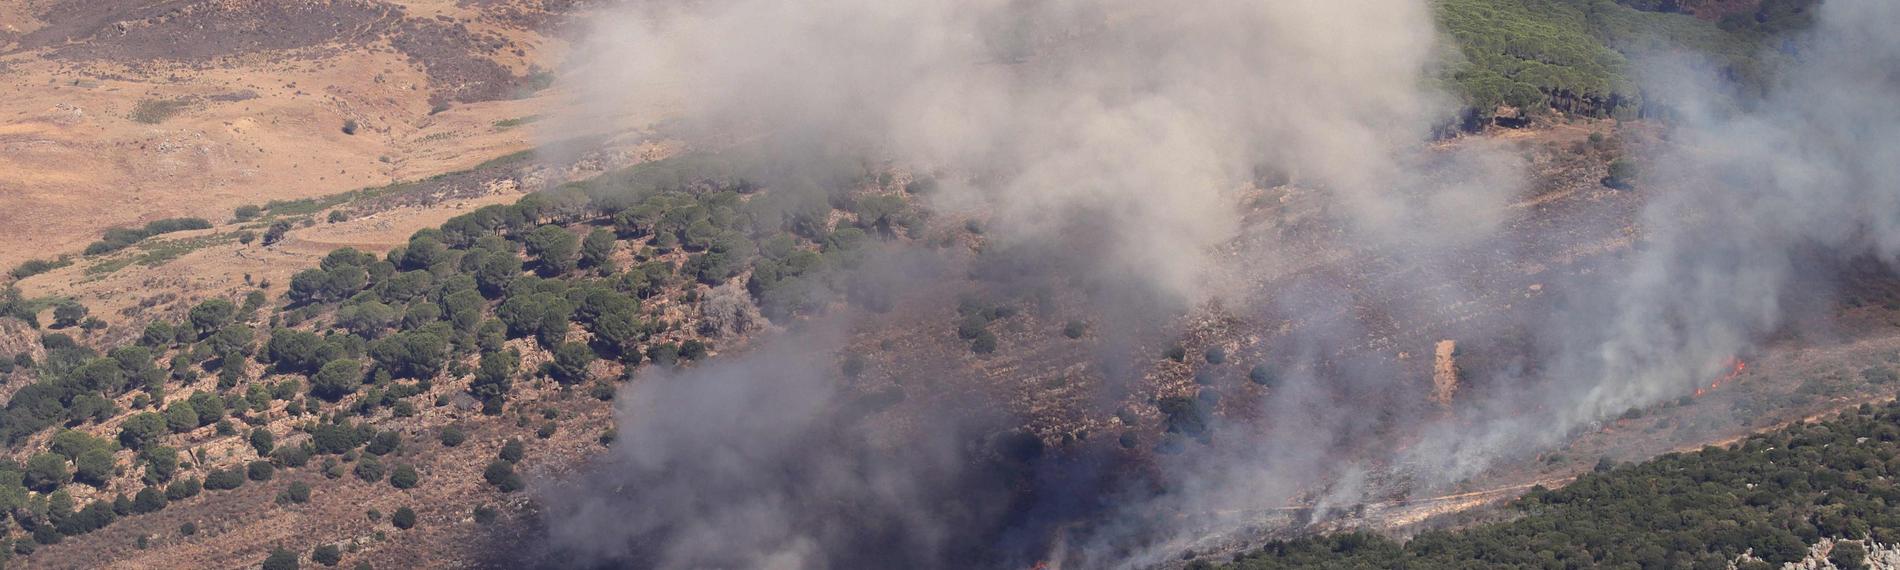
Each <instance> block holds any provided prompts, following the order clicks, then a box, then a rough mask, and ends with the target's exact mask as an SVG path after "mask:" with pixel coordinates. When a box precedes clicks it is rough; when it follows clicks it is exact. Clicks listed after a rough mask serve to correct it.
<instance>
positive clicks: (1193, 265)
mask: <svg viewBox="0 0 1900 570" xmlns="http://www.w3.org/2000/svg"><path fill="white" fill-rule="evenodd" d="M1430 17H1431V16H1430V12H1429V9H1428V7H1427V5H1426V3H1425V2H1420V1H1415V0H1398V1H1395V0H1360V1H1345V2H1339V1H1331V2H1328V1H1313V0H1302V1H1292V2H1244V1H1237V0H1227V1H1219V2H1212V3H1203V4H1201V5H1198V6H1196V8H1195V9H1192V10H1185V9H1179V8H1177V7H1170V6H1162V5H1156V4H1154V3H1151V2H1137V1H1132V0H1089V1H1081V0H1050V1H1019V0H978V1H976V2H948V1H926V2H903V3H890V2H876V1H871V0H824V1H806V2H772V1H764V0H727V1H719V2H701V3H692V4H689V5H686V6H685V7H667V8H653V9H645V10H634V11H630V12H628V13H626V14H622V15H620V16H619V17H617V18H611V19H610V21H609V22H607V23H605V24H602V25H601V27H600V29H599V30H598V31H597V32H596V33H595V34H593V35H592V36H591V39H590V41H589V42H587V43H585V44H583V49H582V50H581V52H582V53H583V54H585V60H584V62H583V63H581V64H578V65H577V66H576V69H577V71H576V72H575V73H574V74H573V75H575V76H577V77H582V78H588V79H584V81H585V85H586V87H585V88H584V89H582V93H583V94H584V95H583V97H584V99H585V101H584V102H583V103H582V105H581V106H582V107H585V108H593V109H600V110H603V111H602V112H607V113H611V112H618V111H619V110H622V109H627V108H640V109H645V108H653V107H656V106H659V107H666V106H669V105H678V106H680V107H681V108H683V109H684V116H685V117H687V119H686V120H685V122H684V124H683V125H679V126H678V127H677V130H678V131H679V132H683V133H687V134H688V135H689V136H694V135H696V136H698V137H699V138H701V139H706V138H711V137H715V136H717V137H728V138H731V137H746V136H751V135H769V136H771V137H775V138H776V140H777V141H778V142H777V143H776V145H777V147H779V150H781V151H783V152H794V151H797V150H802V148H803V147H812V148H825V149H835V150H843V151H847V152H855V153H858V154H859V155H861V156H863V157H867V158H888V159H893V160H895V161H897V162H898V163H900V164H904V165H907V166H912V167H915V168H918V169H919V170H922V171H930V170H941V171H944V172H946V173H948V175H949V176H948V177H947V178H948V179H947V180H946V182H947V192H945V193H943V194H942V195H940V196H938V197H937V206H938V207H939V208H942V209H946V210H951V211H981V212H984V213H987V214H988V217H989V218H990V221H991V223H992V224H993V226H995V227H996V228H998V229H999V230H1000V231H999V232H998V233H999V234H1000V236H999V237H1000V239H1002V240H1005V241H1010V242H1046V241H1061V239H1060V238H1061V237H1062V236H1060V235H1057V234H1058V233H1059V232H1064V231H1070V230H1072V229H1073V228H1074V227H1075V226H1076V225H1077V224H1078V223H1080V224H1086V225H1087V226H1090V227H1106V228H1111V231H1107V232H1103V233H1102V234H1101V237H1103V238H1105V239H1107V240H1109V242H1108V243H1107V244H1106V247H1107V250H1106V251H1104V252H1102V255H1100V259H1099V262H1100V263H1099V267H1098V268H1097V269H1099V270H1100V271H1103V272H1112V273H1113V274H1115V275H1117V276H1118V279H1139V280H1144V281H1145V282H1146V283H1147V284H1149V285H1152V286H1153V287H1154V288H1156V289H1157V290H1159V291H1162V292H1165V293H1167V294H1169V295H1171V296H1174V297H1176V298H1178V299H1187V300H1201V299H1204V298H1205V297H1206V296H1207V295H1208V294H1210V293H1212V291H1208V290H1207V289H1208V288H1207V286H1206V283H1205V281H1204V278H1205V277H1206V274H1207V271H1206V269H1207V268H1206V267H1205V263H1206V259H1205V256H1204V255H1202V253H1203V252H1204V251H1205V250H1206V249H1207V248H1208V247H1210V246H1213V245H1216V244H1219V243H1223V242H1225V241H1227V240H1230V239H1232V238H1233V237H1234V235H1235V233H1236V231H1237V225H1236V224H1237V220H1238V212H1239V209H1238V208H1237V202H1236V199H1235V197H1234V196H1233V193H1234V192H1235V191H1237V190H1239V189H1241V188H1243V187H1245V186H1247V185H1248V184H1250V183H1252V182H1253V181H1255V180H1256V179H1258V178H1259V173H1261V172H1276V173H1281V174H1283V175H1291V176H1292V177H1293V179H1295V180H1297V181H1298V182H1299V183H1301V184H1304V185H1308V186H1317V187H1324V188H1326V189H1328V190H1329V191H1331V192H1333V193H1335V194H1336V195H1337V196H1338V202H1339V203H1340V204H1341V205H1342V206H1343V207H1344V210H1345V213H1346V214H1348V215H1350V216H1351V217H1352V219H1353V220H1355V221H1356V222H1357V228H1358V229H1360V230H1362V231H1365V232H1369V233H1379V234H1382V235H1388V236H1390V237H1391V238H1392V239H1400V240H1408V239H1410V240H1416V239H1423V238H1426V237H1437V236H1440V235H1444V234H1447V233H1452V234H1460V233H1471V232H1481V231H1482V230H1483V229H1484V228H1486V227H1489V226H1490V225H1491V224H1493V223H1495V220H1488V219H1484V217H1483V216H1484V214H1483V213H1484V212H1487V211H1491V210H1489V209H1488V208H1486V206H1493V205H1496V204H1497V203H1498V202H1499V201H1500V200H1501V199H1502V198H1503V197H1506V196H1508V195H1509V193H1510V192H1511V191H1512V190H1513V189H1514V188H1513V185H1511V184H1460V183H1458V182H1464V181H1454V182H1452V183H1444V182H1442V181H1441V182H1434V183H1433V184H1431V185H1430V186H1431V189H1432V190H1433V191H1431V192H1423V191H1419V190H1421V189H1422V188H1423V187H1425V186H1427V184H1423V183H1421V182H1419V181H1418V178H1416V177H1414V176H1412V175H1411V173H1410V172H1409V171H1410V170H1411V168H1410V166H1411V164H1410V163H1411V162H1412V161H1413V159H1414V158H1415V154H1414V151H1415V150H1416V149H1417V148H1418V143H1420V142H1421V141H1422V140H1424V139H1426V138H1427V137H1428V136H1429V134H1430V132H1431V130H1432V129H1433V128H1434V127H1435V126H1437V125H1441V124H1444V123H1446V122H1448V120H1449V118H1450V114H1451V112H1452V111H1453V110H1454V105H1453V104H1452V103H1453V102H1452V101H1451V100H1450V99H1449V98H1448V97H1445V96H1444V95H1443V94H1441V93H1438V92H1435V91H1433V90H1431V89H1428V88H1427V87H1426V84H1427V78H1428V75H1427V71H1428V68H1429V66H1431V65H1432V64H1433V63H1434V59H1433V58H1434V56H1435V54H1436V53H1438V52H1437V51H1436V45H1435V43H1434V39H1435V36H1434V33H1433V27H1432V23H1431V19H1430ZM655 101H666V102H670V103H665V104H656V103H654V102H655ZM1496 173H1498V172H1497V171H1496V170H1495V169H1493V170H1492V171H1490V172H1486V174H1496ZM1420 230H1422V231H1420Z"/></svg>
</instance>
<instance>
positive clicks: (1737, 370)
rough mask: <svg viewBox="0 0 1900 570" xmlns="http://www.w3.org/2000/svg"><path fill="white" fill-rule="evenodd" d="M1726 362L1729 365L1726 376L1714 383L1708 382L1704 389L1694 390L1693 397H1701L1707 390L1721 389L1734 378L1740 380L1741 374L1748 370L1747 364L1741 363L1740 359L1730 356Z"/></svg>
mask: <svg viewBox="0 0 1900 570" xmlns="http://www.w3.org/2000/svg"><path fill="white" fill-rule="evenodd" d="M1728 360H1729V363H1730V364H1729V371H1728V374H1723V375H1722V377H1720V378H1716V379H1715V381H1713V382H1710V383H1709V387H1708V388H1706V389H1705V388H1696V389H1695V395H1697V396H1701V395H1703V394H1705V393H1707V390H1714V389H1716V388H1721V387H1722V385H1723V384H1727V383H1729V382H1730V381H1733V380H1735V379H1736V378H1740V377H1741V376H1742V372H1743V371H1745V370H1748V363H1747V362H1743V361H1742V359H1741V358H1738V357H1733V356H1731V357H1729V359H1728Z"/></svg>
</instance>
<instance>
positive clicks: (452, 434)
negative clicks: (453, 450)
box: [441, 425, 468, 447]
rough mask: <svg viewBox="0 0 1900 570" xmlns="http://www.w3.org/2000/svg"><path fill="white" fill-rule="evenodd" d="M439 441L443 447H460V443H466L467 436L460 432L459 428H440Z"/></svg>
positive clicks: (453, 426) (460, 428)
mask: <svg viewBox="0 0 1900 570" xmlns="http://www.w3.org/2000/svg"><path fill="white" fill-rule="evenodd" d="M441 440H442V445H443V446H446V447H455V446H458V445H462V442H465V441H468V434H467V433H465V432H463V431H462V427H461V426H455V425H451V426H448V427H445V428H442V435H441Z"/></svg>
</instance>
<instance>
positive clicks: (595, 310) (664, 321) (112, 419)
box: [0, 156, 1007, 552]
mask: <svg viewBox="0 0 1900 570" xmlns="http://www.w3.org/2000/svg"><path fill="white" fill-rule="evenodd" d="M825 184H827V186H828V187H832V188H836V189H837V190H836V191H834V192H831V193H829V195H828V197H827V195H826V194H825V193H818V194H795V193H782V194H781V193H773V192H761V191H760V189H758V188H756V187H754V186H752V185H751V184H750V183H748V182H746V181H745V180H744V179H743V177H741V176H739V175H737V174H736V173H734V172H733V171H731V170H730V165H728V164H727V163H725V162H723V161H721V160H719V159H715V158H711V157H703V156H689V157H684V158H678V159H673V160H668V161H662V162H659V163H652V164H648V165H643V166H640V167H636V168H633V169H629V170H626V171H622V172H618V173H615V174H612V175H608V176H604V177H601V178H600V179H597V180H593V181H590V182H587V183H582V184H572V185H568V186H564V187H561V188H557V189H553V190H549V191H545V192H540V193H536V194H532V195H529V196H527V197H525V198H523V199H522V200H520V201H519V202H518V203H515V204H512V205H505V206H489V207H484V208H481V209H479V210H476V211H473V212H471V213H468V214H465V215H462V216H458V217H456V218H454V219H451V220H449V221H448V222H447V223H445V224H443V225H442V226H441V227H440V228H432V229H426V230H423V231H420V232H417V233H416V234H415V235H414V236H413V237H412V238H411V239H410V240H409V241H408V243H407V244H406V245H403V246H399V247H397V248H395V249H393V250H391V251H389V252H387V253H386V254H384V255H380V256H379V255H372V254H369V253H365V252H361V251H357V250H354V249H349V248H344V249H338V250H335V251H333V252H331V253H330V254H328V255H327V256H325V257H324V258H323V260H322V262H321V263H320V264H319V265H318V267H315V268H311V269H308V270H305V271H302V272H300V273H297V274H296V275H295V276H294V277H293V278H292V279H291V281H290V283H289V288H288V292H287V293H286V294H285V296H284V297H283V298H282V299H281V301H280V302H271V301H270V300H269V299H267V298H266V297H265V296H263V295H262V294H260V293H258V292H253V293H252V294H250V295H248V296H246V298H245V299H243V300H242V303H239V302H234V301H232V300H226V299H223V298H212V299H209V300H205V301H203V302H200V303H198V304H197V305H196V306H194V307H192V308H191V310H190V311H189V312H188V313H187V314H186V315H184V316H183V318H181V319H179V320H176V321H167V320H159V321H157V322H152V323H151V324H149V325H148V326H146V327H145V328H144V329H143V330H142V331H140V334H138V335H137V336H136V338H135V339H134V340H133V341H132V342H130V343H127V344H125V345H122V346H115V347H105V348H99V349H95V348H93V347H88V346H85V345H83V344H81V343H80V342H77V341H76V340H75V339H73V338H72V337H70V336H68V335H66V334H62V333H57V332H46V333H43V334H42V336H41V338H40V345H41V349H42V350H41V351H40V353H41V354H43V356H42V357H40V358H38V359H35V358H33V357H32V355H31V354H27V353H22V354H20V355H17V356H15V355H8V356H7V357H8V363H9V364H10V365H11V366H10V369H13V370H23V371H25V372H26V376H27V377H28V378H31V379H32V381H31V383H29V384H26V385H25V386H22V387H21V388H20V389H19V390H18V392H16V393H15V394H14V395H13V397H12V398H11V399H10V400H9V401H8V403H7V405H6V407H5V408H4V410H0V438H4V439H5V440H6V441H7V442H8V444H9V445H14V446H19V445H22V444H27V443H28V442H31V441H39V440H37V439H35V437H34V436H36V435H38V434H44V433H46V432H48V431H49V430H51V431H53V432H54V434H53V436H52V437H51V439H50V440H47V441H49V442H50V443H49V444H48V448H47V449H46V450H45V451H43V452H39V453H35V454H30V457H31V459H30V461H27V462H25V463H23V464H0V512H8V511H10V512H13V513H14V514H15V516H14V517H13V522H14V524H13V525H9V526H12V527H13V528H17V530H18V533H17V534H14V533H12V532H11V531H9V534H10V535H11V536H12V540H14V544H20V545H26V546H22V547H21V548H19V549H18V550H21V551H22V552H30V551H31V550H32V546H31V544H33V543H38V544H50V543H55V542H59V541H60V540H61V538H62V537H64V536H72V535H77V534H84V533H88V532H91V531H93V530H96V529H98V528H101V527H104V526H106V525H109V524H111V523H112V522H113V521H114V520H115V519H117V518H120V517H126V516H138V515H140V514H143V513H150V512H155V511H158V510H163V509H165V508H168V506H169V505H171V504H172V503H176V502H178V501H182V500H188V499H190V498H191V497H193V496H195V495H197V494H199V493H200V492H213V493H217V492H226V491H230V490H233V489H239V488H242V487H244V486H246V485H273V484H281V483H273V482H274V481H277V480H279V479H285V478H289V479H291V480H293V481H294V483H291V484H289V485H288V486H287V487H285V488H284V489H283V490H281V491H279V492H277V493H276V497H277V498H276V502H278V503H280V504H300V503H304V502H308V501H312V500H319V501H320V500H322V499H321V496H320V493H316V494H314V495H316V496H315V497H314V498H313V492H312V489H311V488H310V485H309V484H308V483H307V482H306V481H307V480H309V479H310V477H308V476H307V475H303V474H302V473H303V472H304V471H310V470H314V471H315V472H317V473H320V474H321V475H323V476H324V477H325V478H332V479H334V478H339V477H344V476H351V477H354V479H356V480H360V481H361V482H363V483H373V484H383V485H388V486H390V487H393V488H394V489H395V490H399V491H400V490H407V489H412V488H417V487H420V486H426V485H428V484H429V481H430V476H428V475H427V474H426V473H424V472H422V471H421V470H419V469H417V468H416V466H415V465H412V464H409V463H407V462H405V461H402V460H399V459H396V458H395V456H393V455H391V453H392V452H394V451H396V450H397V449H400V448H401V447H403V446H405V445H417V443H416V442H412V441H404V438H403V437H402V436H400V435H398V434H397V433H396V432H394V431H388V430H384V429H380V428H378V427H377V426H376V424H377V420H375V419H374V418H377V417H402V416H407V415H414V414H415V413H416V409H417V408H418V407H421V406H428V405H438V406H439V405H445V404H446V403H447V401H448V398H447V397H446V396H439V397H438V396H430V397H431V398H434V401H433V402H420V403H419V402H416V401H414V400H417V399H419V398H420V397H421V395H423V394H431V393H436V392H441V390H437V389H436V387H437V385H438V384H439V383H443V382H450V383H455V382H461V381H466V388H465V389H462V390H461V391H462V392H464V393H466V394H468V395H469V396H471V397H473V398H474V399H475V400H476V401H478V402H480V407H481V409H482V411H483V412H484V413H488V414H500V413H502V412H503V411H504V410H505V409H506V408H507V406H508V404H509V397H510V395H511V394H512V393H513V392H514V391H515V387H516V386H517V385H518V384H519V383H520V382H521V381H523V380H524V379H526V378H529V377H546V378H549V379H551V380H553V381H554V382H556V383H558V384H560V385H575V386H580V385H587V384H585V383H587V382H589V381H590V380H591V379H594V378H595V375H596V374H598V371H599V370H601V368H602V367H603V366H606V367H625V368H631V367H635V366H641V365H648V366H675V365H679V364H681V363H684V362H690V361H692V360H697V359H701V358H705V357H706V356H707V355H708V354H709V353H710V350H711V348H712V347H711V344H710V342H708V341H709V340H711V338H710V337H708V336H706V335H709V334H710V335H711V336H712V337H716V336H718V335H719V334H721V333H722V331H719V330H716V329H718V328H720V327H722V326H731V325H730V324H729V323H726V324H722V323H720V322H715V319H698V320H701V321H703V322H698V323H696V325H697V326H695V324H694V323H690V322H689V321H690V320H694V319H693V317H692V316H691V315H692V314H693V313H692V312H688V313H684V314H682V313H680V312H679V310H677V309H674V310H673V311H671V312H668V311H667V308H668V307H687V308H694V307H696V305H698V304H701V303H706V302H709V299H707V296H708V293H707V291H711V289H710V288H711V287H715V286H720V285H725V284H727V283H733V282H735V281H738V282H742V283H743V287H742V288H741V287H740V284H739V283H734V287H732V288H728V289H727V290H743V291H745V292H746V293H741V295H749V296H750V297H751V299H749V301H751V302H753V303H756V304H757V305H758V306H759V307H762V308H763V309H764V312H765V314H766V315H768V316H769V317H770V318H775V319H784V318H787V317H790V316H793V315H796V314H798V313H800V312H802V311H808V310H815V309H817V308H819V307H821V306H822V305H823V304H825V303H828V302H829V299H830V297H829V295H830V293H829V292H831V291H844V290H846V289H847V288H846V287H844V286H843V285H842V284H841V283H837V282H834V281H835V280H836V279H837V273H838V272H837V271H836V270H837V269H839V268H843V267H849V266H852V265H854V264H857V263H860V262H861V260H862V259H863V255H864V253H863V252H864V249H865V247H866V246H867V244H869V243H870V242H872V241H875V240H879V239H895V238H900V237H903V236H905V235H907V234H910V233H913V232H916V231H918V228H920V227H921V225H920V224H921V221H922V216H921V215H920V214H919V213H918V212H917V211H915V210H914V209H912V208H911V207H910V205H909V204H908V202H907V201H906V200H904V199H903V198H902V194H901V190H899V189H897V188H895V187H894V186H891V184H890V180H889V177H888V176H886V177H882V178H875V177H862V178H855V179H842V180H831V181H827V182H825ZM283 209H295V208H294V207H286V206H284V205H275V206H273V207H272V208H268V209H264V208H260V209H258V211H256V212H239V213H238V214H239V216H240V217H244V216H246V215H247V214H250V215H261V213H262V212H264V211H267V210H268V211H271V212H273V213H275V212H277V211H279V210H283ZM837 209H842V210H844V211H845V212H846V213H848V214H850V215H848V216H845V217H844V219H843V220H842V221H836V220H837V219H838V217H837V216H836V215H835V211H836V210H837ZM200 225H202V226H207V227H208V226H209V224H208V223H207V224H197V223H193V224H187V225H186V226H189V227H191V228H195V227H198V226H200ZM186 226H180V225H178V224H172V223H170V222H167V223H165V224H158V223H155V224H154V225H152V226H148V228H147V230H153V231H141V232H138V233H140V235H139V236H136V237H139V238H142V237H144V236H145V235H150V234H156V233H163V232H164V231H174V230H175V229H178V228H184V227H186ZM108 241H109V242H110V243H113V244H125V245H129V244H130V243H131V242H136V241H137V239H135V237H134V236H132V235H131V233H126V234H124V235H117V234H115V235H113V236H108ZM116 247H124V245H116ZM7 299H8V301H7V303H8V304H7V306H6V307H0V308H5V309H6V310H7V311H8V312H9V314H12V315H14V316H24V317H26V318H25V319H23V320H29V322H31V321H30V317H31V316H32V315H31V312H32V311H33V310H36V309H35V308H34V307H33V306H32V305H31V304H30V303H28V302H27V301H23V300H20V299H19V298H18V295H17V294H15V293H9V297H7ZM71 305H72V306H71V307H66V306H64V305H62V306H61V307H60V308H59V309H58V310H57V311H56V317H57V318H59V319H66V320H71V319H78V318H82V317H84V314H85V307H84V306H83V305H79V304H77V303H71ZM1002 311H1006V309H1003V310H1002ZM978 312H979V313H981V314H980V315H979V316H985V317H990V318H994V317H996V316H998V313H999V310H998V309H996V308H985V309H981V310H979V311H978ZM1002 316H1007V315H1002ZM56 324H66V323H56ZM516 339H520V340H519V341H516ZM992 342H993V337H992ZM528 353H538V354H539V356H535V357H533V358H529V357H530V354H528ZM530 361H532V362H540V363H542V364H541V365H540V366H538V367H530V366H527V365H525V364H524V362H530ZM603 363H607V364H603ZM609 369H611V368H609ZM14 378H16V379H17V378H19V376H18V375H15V376H14ZM592 385H593V386H594V388H593V389H591V391H592V392H601V391H602V390H601V388H603V387H604V388H605V390H604V392H605V393H604V394H598V396H599V397H601V399H608V398H611V397H612V390H611V387H605V386H603V385H601V384H599V383H598V382H596V383H594V384H592ZM379 410H392V411H393V414H392V415H390V416H378V415H377V414H376V413H377V412H378V411H379ZM547 412H548V413H546V414H544V419H545V421H544V423H541V424H540V425H539V426H536V427H533V428H531V427H530V425H531V424H530V422H528V421H527V419H528V418H527V417H526V416H523V417H522V418H521V419H522V420H523V421H522V422H520V423H519V425H521V426H522V427H523V430H522V431H523V433H524V435H525V433H526V432H530V431H532V432H534V433H535V435H537V436H538V437H539V438H543V439H545V438H548V437H551V436H553V435H554V434H556V433H558V432H559V431H560V429H561V426H560V425H559V424H558V423H557V421H556V418H557V417H558V415H557V414H554V413H553V412H554V410H552V409H549V410H547ZM281 418H289V419H290V420H291V421H290V422H289V426H290V428H291V431H290V432H289V433H288V434H283V433H282V432H281V431H279V432H278V433H273V432H272V430H271V426H273V425H283V424H282V423H280V422H277V420H279V419H281ZM102 425H112V426H116V427H113V428H110V429H106V430H102V429H101V426H102ZM100 431H106V432H107V434H108V435H107V436H105V437H98V436H94V435H90V434H91V433H97V432H100ZM186 434H191V435H190V437H191V438H192V440H193V441H197V442H199V444H202V440H203V438H205V437H216V438H234V439H237V440H239V441H241V442H242V444H243V445H245V446H247V447H249V448H251V449H254V450H255V451H256V452H257V457H258V459H256V460H248V461H234V462H222V463H221V462H217V461H211V460H208V459H207V458H204V457H193V456H191V455H190V454H189V453H187V450H186V449H183V448H180V447H177V445H178V444H177V443H175V442H177V441H181V440H179V438H182V437H186ZM466 437H467V436H466V435H465V434H464V433H463V432H462V431H461V430H460V428H457V427H454V426H450V427H448V428H445V429H444V430H443V431H442V433H441V434H440V435H439V439H440V443H441V444H442V445H444V446H457V445H461V444H462V442H463V441H464V440H465V439H466ZM523 440H524V438H515V439H511V440H509V441H508V442H507V444H506V445H504V446H503V447H502V448H501V450H500V452H499V453H498V454H497V456H496V457H495V459H494V461H493V462H492V463H490V464H488V465H487V466H486V467H485V468H482V467H479V466H470V467H469V468H470V469H480V470H481V475H482V478H483V480H485V481H487V482H488V483H489V484H490V485H492V486H493V488H494V489H495V491H496V492H500V493H509V492H515V491H519V490H521V489H522V488H524V486H525V480H524V479H523V478H522V476H521V474H520V473H519V472H518V470H517V469H516V465H517V464H518V463H519V462H520V461H521V460H522V459H523V457H524V456H525V455H526V453H527V447H528V446H527V445H526V444H524V441H523ZM601 441H603V442H607V441H611V435H603V436H602V437H601ZM313 459H314V460H316V461H313ZM351 464H353V465H351ZM120 474H129V475H130V476H131V480H133V481H135V483H132V484H131V485H132V488H125V485H126V483H124V481H126V480H127V475H120ZM115 482H116V483H115ZM71 485H86V486H91V487H96V488H98V489H100V490H101V491H107V492H112V493H119V494H120V495H122V497H123V498H124V501H122V502H123V503H124V505H122V507H123V508H120V507H121V505H117V504H115V501H114V500H111V499H100V500H96V501H93V502H91V503H89V504H84V505H80V504H75V501H74V500H73V498H72V493H70V492H68V491H67V489H69V488H70V486H71ZM86 496H92V495H91V494H90V493H88V494H86ZM415 516H416V514H415V513H414V511H407V515H406V516H405V515H404V511H398V512H397V517H396V519H395V521H396V524H397V525H398V527H399V528H407V527H406V526H404V525H414V524H418V522H417V519H416V518H415Z"/></svg>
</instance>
